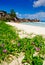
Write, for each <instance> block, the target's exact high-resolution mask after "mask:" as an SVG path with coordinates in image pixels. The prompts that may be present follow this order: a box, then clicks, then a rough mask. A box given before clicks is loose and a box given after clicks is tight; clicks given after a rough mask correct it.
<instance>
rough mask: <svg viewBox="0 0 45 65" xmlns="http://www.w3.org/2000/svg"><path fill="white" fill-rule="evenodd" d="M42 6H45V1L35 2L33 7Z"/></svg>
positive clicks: (38, 0)
mask: <svg viewBox="0 0 45 65" xmlns="http://www.w3.org/2000/svg"><path fill="white" fill-rule="evenodd" d="M40 6H45V0H37V1H34V3H33V7H40Z"/></svg>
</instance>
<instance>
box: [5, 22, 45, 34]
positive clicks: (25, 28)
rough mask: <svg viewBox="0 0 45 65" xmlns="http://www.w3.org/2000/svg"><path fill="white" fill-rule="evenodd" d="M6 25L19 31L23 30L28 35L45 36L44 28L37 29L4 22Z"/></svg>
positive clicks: (31, 26) (36, 27)
mask: <svg viewBox="0 0 45 65" xmlns="http://www.w3.org/2000/svg"><path fill="white" fill-rule="evenodd" d="M6 24H9V25H12V26H14V27H16V28H17V29H19V30H24V31H25V32H26V33H28V34H31V33H34V34H37V35H45V27H38V26H33V25H26V24H21V23H14V22H6Z"/></svg>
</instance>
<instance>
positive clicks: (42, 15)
mask: <svg viewBox="0 0 45 65" xmlns="http://www.w3.org/2000/svg"><path fill="white" fill-rule="evenodd" d="M17 16H18V17H19V18H29V19H40V20H45V12H38V13H35V14H19V13H18V14H17Z"/></svg>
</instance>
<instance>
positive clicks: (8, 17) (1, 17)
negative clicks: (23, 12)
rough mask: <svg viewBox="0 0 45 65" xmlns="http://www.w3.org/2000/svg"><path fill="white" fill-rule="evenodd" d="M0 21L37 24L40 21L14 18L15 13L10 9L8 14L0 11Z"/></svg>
mask: <svg viewBox="0 0 45 65" xmlns="http://www.w3.org/2000/svg"><path fill="white" fill-rule="evenodd" d="M0 20H4V21H9V22H10V21H14V22H19V23H20V22H39V21H40V20H37V19H25V18H23V19H21V18H18V17H17V16H16V13H15V11H14V10H13V9H12V10H11V11H10V13H7V12H6V11H2V10H0Z"/></svg>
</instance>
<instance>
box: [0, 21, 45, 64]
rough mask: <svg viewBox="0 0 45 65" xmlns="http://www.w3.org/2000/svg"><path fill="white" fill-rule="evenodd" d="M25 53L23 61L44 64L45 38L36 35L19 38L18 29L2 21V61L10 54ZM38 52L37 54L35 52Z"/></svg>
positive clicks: (0, 37)
mask: <svg viewBox="0 0 45 65" xmlns="http://www.w3.org/2000/svg"><path fill="white" fill-rule="evenodd" d="M20 52H23V53H24V58H23V60H22V63H23V64H24V65H25V63H26V62H27V64H26V65H28V64H30V65H43V60H44V59H45V38H43V37H42V36H40V35H36V36H35V37H33V38H22V39H21V38H19V35H18V34H17V31H16V29H14V28H13V27H12V26H9V25H7V24H5V23H3V22H0V61H1V60H3V61H4V59H5V58H6V57H8V56H9V55H10V54H11V55H14V56H16V53H17V54H19V53H20ZM35 53H37V55H36V54H35Z"/></svg>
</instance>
